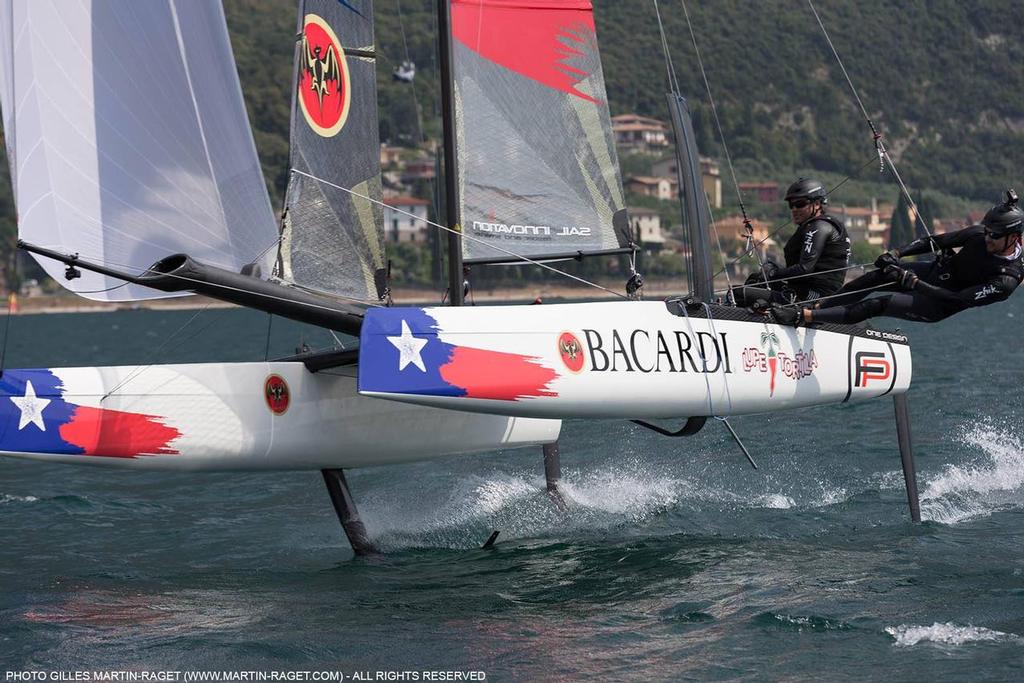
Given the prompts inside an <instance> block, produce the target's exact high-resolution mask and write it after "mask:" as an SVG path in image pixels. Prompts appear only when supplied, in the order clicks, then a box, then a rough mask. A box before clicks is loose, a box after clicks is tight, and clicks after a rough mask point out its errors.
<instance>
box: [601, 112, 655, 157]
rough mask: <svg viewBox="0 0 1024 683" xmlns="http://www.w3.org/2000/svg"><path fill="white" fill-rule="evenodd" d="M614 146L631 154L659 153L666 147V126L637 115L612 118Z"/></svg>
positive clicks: (622, 115)
mask: <svg viewBox="0 0 1024 683" xmlns="http://www.w3.org/2000/svg"><path fill="white" fill-rule="evenodd" d="M612 134H613V135H614V136H615V144H616V145H618V146H619V147H621V148H622V149H624V150H628V151H632V152H652V151H660V150H662V149H664V148H665V147H668V126H666V125H665V123H664V122H663V121H659V120H658V119H652V118H648V117H646V116H639V115H637V114H621V115H619V116H613V117H612Z"/></svg>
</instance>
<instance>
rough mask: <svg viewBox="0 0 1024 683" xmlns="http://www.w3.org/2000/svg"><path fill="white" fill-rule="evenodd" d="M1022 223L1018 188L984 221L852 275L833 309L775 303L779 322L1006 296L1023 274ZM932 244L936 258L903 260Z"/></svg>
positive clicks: (927, 308) (940, 308)
mask: <svg viewBox="0 0 1024 683" xmlns="http://www.w3.org/2000/svg"><path fill="white" fill-rule="evenodd" d="M1022 226H1024V211H1022V210H1021V208H1020V206H1019V201H1018V198H1017V194H1016V193H1015V192H1014V191H1013V190H1008V191H1007V193H1006V201H1004V202H1002V203H1000V204H996V205H995V206H993V207H992V208H991V209H990V210H989V212H988V213H986V214H985V218H984V219H982V221H981V224H980V225H972V226H970V227H967V228H963V229H962V230H957V231H956V232H950V233H945V234H942V235H934V236H928V237H924V238H921V239H918V240H915V241H913V242H911V243H910V244H908V245H907V246H905V247H901V248H900V249H891V250H889V251H887V252H885V253H884V254H882V255H881V256H879V257H878V260H877V261H875V265H876V266H877V267H878V270H875V271H872V272H870V273H866V274H864V275H862V276H861V277H859V278H857V279H855V280H852V281H851V282H849V283H848V284H847V285H846V286H845V287H843V288H842V290H840V292H839V295H838V296H836V297H834V298H832V300H831V301H830V302H829V304H830V305H829V307H828V308H817V307H812V308H797V307H789V306H776V307H773V313H774V315H775V318H776V320H778V321H779V322H781V323H784V324H793V325H796V324H800V323H811V322H822V323H859V322H861V321H863V320H866V319H867V318H873V317H875V316H888V317H890V318H903V319H905V320H920V321H923V322H938V321H939V320H943V319H945V318H948V317H949V316H951V315H954V314H956V313H959V312H960V311H963V310H966V309H968V308H972V307H976V306H987V305H989V304H994V303H996V302H998V301H1003V300H1005V299H1007V298H1008V297H1009V296H1010V295H1011V294H1012V293H1013V290H1015V289H1016V288H1017V285H1019V284H1020V282H1021V280H1022V279H1024V252H1022V249H1021V231H1022V229H1024V228H1022ZM953 249H959V251H958V252H956V253H954V252H953ZM933 250H934V251H936V252H937V257H936V258H935V260H933V261H920V262H914V263H909V262H903V261H900V258H901V257H904V256H916V255H919V254H927V253H929V252H931V251H933ZM894 290H895V293H891V294H885V295H883V296H880V297H873V298H867V297H868V296H869V295H870V294H872V293H874V292H878V291H883V292H887V291H888V292H893V291H894Z"/></svg>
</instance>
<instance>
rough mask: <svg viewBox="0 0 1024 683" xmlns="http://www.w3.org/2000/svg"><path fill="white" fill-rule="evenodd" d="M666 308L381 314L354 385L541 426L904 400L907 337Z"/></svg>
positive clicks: (370, 319)
mask: <svg viewBox="0 0 1024 683" xmlns="http://www.w3.org/2000/svg"><path fill="white" fill-rule="evenodd" d="M766 320H767V319H765V318H761V317H758V316H754V315H752V314H748V313H746V312H744V311H742V310H739V309H735V308H725V307H703V306H693V307H691V308H690V309H689V310H687V309H684V308H682V307H680V306H679V305H677V304H666V303H663V302H604V303H581V304H556V305H543V306H490V307H481V306H478V307H463V308H453V307H444V308H387V309H373V310H370V311H368V313H367V317H366V320H365V322H364V324H363V329H362V335H361V344H360V360H359V389H360V392H361V393H363V394H364V395H367V396H378V397H384V398H390V399H394V400H399V401H407V402H411V403H417V404H422V405H430V406H438V407H445V408H455V409H459V410H468V411H481V412H494V413H502V414H507V415H520V416H530V417H549V418H570V417H583V418H587V417H590V418H671V417H692V416H712V415H740V414H749V413H762V412H772V411H776V410H784V409H791V408H799V407H804V406H812V405H818V404H825V403H839V402H845V401H854V400H863V399H869V398H875V397H879V396H884V395H889V394H899V393H902V392H905V391H906V390H907V389H908V388H909V386H910V381H911V374H912V368H911V355H910V347H909V345H908V344H907V339H906V337H905V336H903V335H901V334H898V333H891V332H883V331H878V330H874V329H869V328H852V327H844V328H811V329H808V328H792V327H783V326H779V325H774V324H768V323H767V322H766Z"/></svg>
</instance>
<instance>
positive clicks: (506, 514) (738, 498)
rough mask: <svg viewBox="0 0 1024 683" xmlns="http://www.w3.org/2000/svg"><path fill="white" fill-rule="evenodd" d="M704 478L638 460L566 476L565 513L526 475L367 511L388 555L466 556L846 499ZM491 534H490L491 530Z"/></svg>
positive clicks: (477, 478)
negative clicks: (504, 544)
mask: <svg viewBox="0 0 1024 683" xmlns="http://www.w3.org/2000/svg"><path fill="white" fill-rule="evenodd" d="M711 479H712V478H711V477H709V476H706V473H698V474H694V475H693V476H686V475H684V474H683V473H681V472H680V471H679V470H678V469H677V468H675V467H673V466H671V465H664V464H661V465H659V464H652V463H649V462H645V461H644V460H643V459H642V458H639V457H638V458H634V459H631V460H627V461H625V462H621V463H617V464H614V465H605V466H602V467H599V468H597V469H585V470H573V471H566V472H564V473H563V477H562V480H561V481H560V483H559V491H560V494H561V497H562V499H563V500H564V501H565V503H566V505H565V507H564V508H561V507H559V506H558V505H555V504H553V503H552V500H551V498H550V497H549V496H548V494H547V493H546V491H545V482H544V478H543V476H542V475H541V474H540V473H539V472H537V471H536V470H530V471H527V472H493V473H489V474H487V475H467V476H464V477H462V478H461V479H458V480H457V481H455V482H454V483H453V484H452V486H451V489H450V492H449V493H448V494H447V497H446V498H444V499H438V498H437V497H436V496H431V495H430V494H429V492H428V490H424V491H423V492H422V494H423V495H416V494H413V495H412V496H409V497H408V498H407V502H406V504H404V505H402V506H396V505H395V504H394V499H393V497H391V494H390V493H389V494H388V495H386V496H382V497H381V498H380V499H372V498H371V499H369V500H366V501H364V502H363V503H361V505H360V506H361V508H362V513H363V517H364V520H365V521H366V523H367V525H368V527H369V528H371V529H374V532H375V534H374V535H375V536H376V538H375V540H376V541H377V542H379V543H381V544H382V545H384V546H386V547H392V548H402V547H410V546H421V545H426V546H431V547H450V548H464V547H467V546H473V545H476V544H477V543H478V542H479V541H480V540H482V539H478V536H480V535H481V533H483V534H485V535H486V533H487V529H490V528H493V529H500V530H501V532H502V538H524V537H538V536H546V535H550V534H555V535H559V536H561V535H564V534H565V533H566V531H567V530H588V531H604V530H608V529H613V528H617V527H622V526H630V527H635V526H639V525H643V524H644V523H645V522H648V521H650V520H652V519H654V518H656V517H658V516H660V515H664V514H665V513H667V512H670V511H673V510H679V509H685V508H687V507H688V506H693V507H695V508H705V507H707V506H708V504H712V505H717V506H719V507H721V506H725V507H728V508H729V509H732V510H743V509H755V510H756V509H763V510H791V509H795V508H801V507H804V508H808V507H809V508H817V507H824V506H828V505H834V504H836V503H840V502H842V501H844V500H846V498H847V491H846V489H844V488H831V487H829V486H827V485H826V484H824V483H821V482H818V483H817V484H816V485H812V486H810V487H807V486H805V485H801V486H797V487H795V488H793V489H788V488H787V486H785V485H784V484H780V482H779V481H776V480H774V479H772V478H768V479H766V480H764V481H762V482H759V484H758V486H759V488H761V490H759V491H758V490H755V491H750V490H739V489H734V490H730V489H727V488H723V487H722V486H721V485H719V484H717V483H713V482H712V481H711ZM485 527H486V528H485Z"/></svg>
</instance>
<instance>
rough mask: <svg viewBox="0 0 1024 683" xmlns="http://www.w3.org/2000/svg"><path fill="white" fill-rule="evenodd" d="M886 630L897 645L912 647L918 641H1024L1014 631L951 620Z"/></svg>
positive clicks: (891, 627)
mask: <svg viewBox="0 0 1024 683" xmlns="http://www.w3.org/2000/svg"><path fill="white" fill-rule="evenodd" d="M885 632H886V633H888V634H889V635H890V636H892V637H893V638H895V639H896V646H897V647H911V646H913V645H917V644H918V643H924V642H931V643H938V644H940V645H966V644H969V643H984V642H995V643H1007V642H1012V643H1020V642H1024V639H1022V638H1021V637H1020V636H1018V635H1016V634H1014V633H1003V632H1002V631H993V630H992V629H988V628H983V627H981V626H958V625H956V624H954V623H951V622H946V623H945V624H940V623H939V622H935V623H934V624H932V625H931V626H912V625H909V624H900V625H899V626H887V627H886V629H885Z"/></svg>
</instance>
